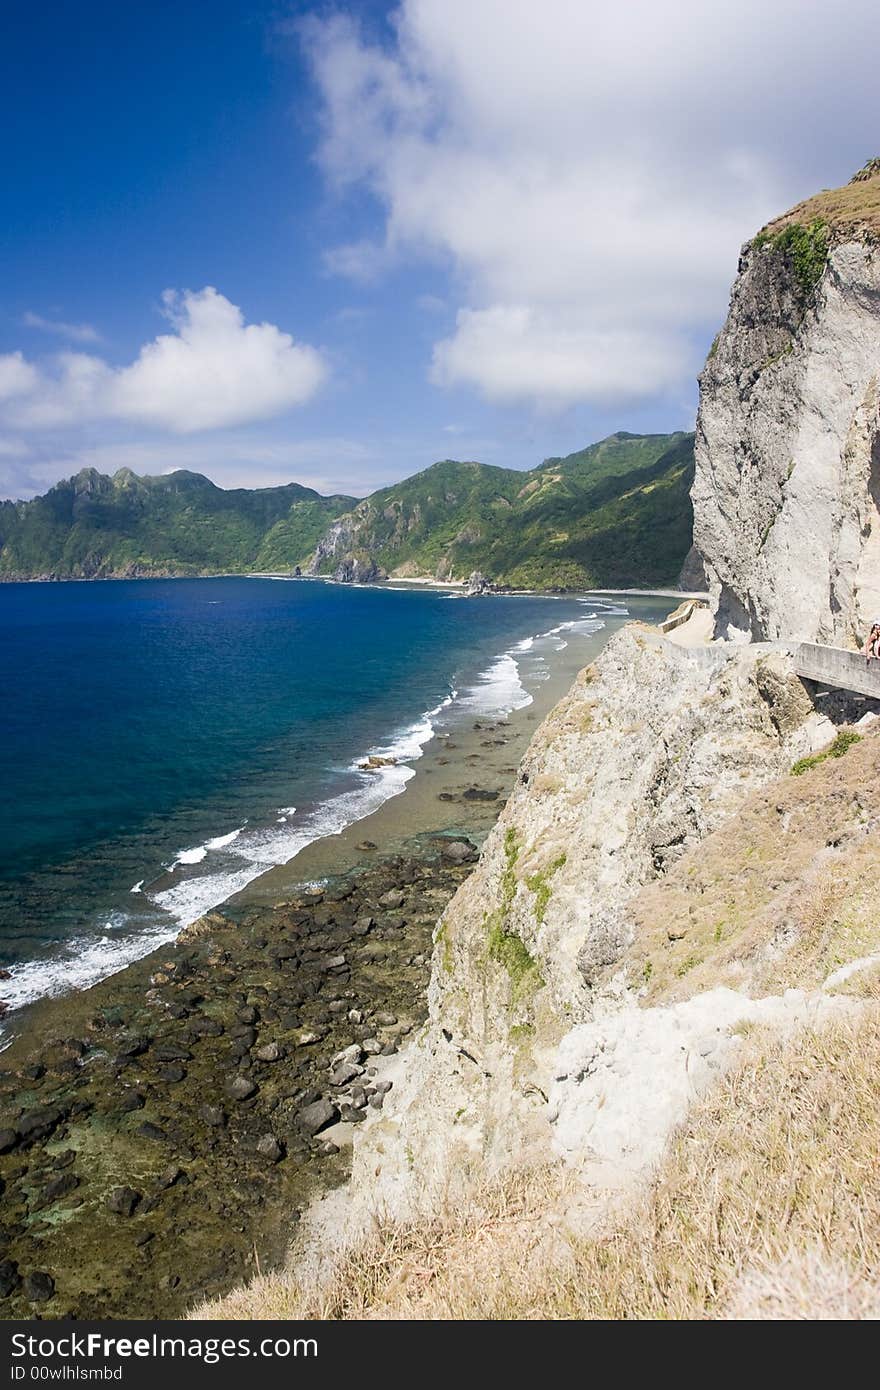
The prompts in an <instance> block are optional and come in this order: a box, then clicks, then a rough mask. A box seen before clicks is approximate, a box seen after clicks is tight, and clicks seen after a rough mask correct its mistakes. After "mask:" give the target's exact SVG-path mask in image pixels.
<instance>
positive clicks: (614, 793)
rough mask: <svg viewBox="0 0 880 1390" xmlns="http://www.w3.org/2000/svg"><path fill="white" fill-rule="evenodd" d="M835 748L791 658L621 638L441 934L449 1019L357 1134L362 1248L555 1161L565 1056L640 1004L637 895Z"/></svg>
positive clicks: (561, 721) (423, 1039)
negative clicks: (587, 1032)
mask: <svg viewBox="0 0 880 1390" xmlns="http://www.w3.org/2000/svg"><path fill="white" fill-rule="evenodd" d="M832 735H833V727H832V726H831V724H830V721H828V720H827V719H824V718H823V717H820V716H817V715H816V713H815V712H814V710H813V707H812V705H811V703H810V700H809V699H808V698H807V696H806V693H805V691H804V688H803V686H802V684H801V682H800V681H798V680H797V678H796V677H795V676H794V675H793V674H792V670H791V664H790V659H789V658H788V657H787V656H786V655H785V654H784V653H780V652H779V651H778V650H772V649H769V648H767V647H761V646H758V645H756V644H754V645H751V646H749V647H745V648H743V647H739V646H726V647H722V648H704V649H702V650H697V651H687V650H684V649H682V648H680V647H676V646H674V645H673V644H671V643H669V642H667V641H665V640H664V639H663V638H662V637H660V636H659V635H658V634H657V632H656V630H653V629H649V628H643V627H641V626H640V625H632V626H630V627H628V628H626V629H624V630H623V631H622V632H620V633H618V634H617V635H616V636H615V637H614V638H612V640H611V641H610V642H609V643H608V645H607V647H606V648H605V649H604V650H603V652H602V654H601V655H600V657H599V658H598V660H597V662H596V663H595V665H594V666H593V667H590V668H588V669H587V671H585V672H583V673H582V674H581V677H580V678H579V679H578V681H577V682H576V683H575V685H574V687H573V688H572V690H571V692H570V693H569V694H568V695H567V696H566V697H565V698H564V699H563V700H562V701H561V702H560V704H559V705H558V706H557V707H556V708H555V709H554V710H553V712H552V713H551V714H550V715H549V717H548V718H547V720H545V722H544V724H543V725H542V726H541V728H540V729H539V730H538V732H537V733H536V735H535V738H534V740H533V741H532V744H531V746H530V748H529V750H528V752H527V754H526V757H525V758H524V760H523V762H522V764H521V767H520V772H519V777H518V780H517V785H516V788H515V790H514V792H513V793H512V795H511V797H510V799H509V801H508V803H507V806H506V808H505V810H504V812H503V813H502V816H501V818H500V820H499V822H498V824H497V826H496V827H495V829H494V830H493V831H492V832H491V834H490V836H489V838H488V840H487V841H486V844H485V846H484V849H483V853H482V855H481V857H480V862H479V864H478V866H477V868H476V869H475V871H474V873H473V874H472V875H471V876H470V877H469V878H468V879H466V880H465V882H464V883H463V884H462V886H461V888H460V889H459V891H458V893H457V894H456V896H455V898H454V899H453V901H452V902H451V903H450V905H449V907H448V908H447V910H446V912H445V913H444V915H443V917H442V918H441V920H440V922H439V924H438V926H437V929H436V931H435V937H434V940H435V946H434V955H433V960H432V971H431V984H430V990H429V1002H430V1018H429V1021H428V1023H427V1024H426V1026H425V1028H424V1030H423V1032H422V1033H421V1035H420V1036H419V1037H418V1038H417V1039H416V1040H415V1041H414V1042H413V1043H412V1044H411V1045H410V1046H409V1047H408V1048H407V1050H406V1051H405V1053H403V1054H402V1055H401V1058H400V1070H399V1073H398V1074H397V1075H396V1076H395V1080H394V1089H393V1091H392V1092H391V1093H390V1095H389V1097H388V1100H387V1101H386V1104H385V1106H384V1108H383V1110H382V1113H381V1115H379V1116H376V1117H375V1119H373V1120H372V1121H371V1123H369V1124H368V1125H366V1126H364V1127H363V1130H362V1132H361V1133H359V1134H358V1136H357V1140H356V1144H355V1150H354V1162H353V1173H352V1185H351V1188H350V1190H349V1192H348V1193H346V1195H345V1223H346V1231H347V1232H348V1233H349V1234H350V1233H353V1232H355V1231H356V1229H357V1226H358V1220H359V1219H363V1220H364V1221H366V1220H367V1219H368V1214H369V1213H370V1212H371V1211H375V1210H376V1209H377V1208H384V1209H386V1210H388V1211H389V1212H391V1213H392V1214H397V1215H405V1214H407V1212H408V1211H411V1210H412V1209H413V1207H418V1206H419V1205H421V1204H424V1203H425V1202H429V1201H430V1196H431V1193H432V1192H433V1193H436V1192H438V1191H443V1192H446V1193H447V1194H448V1193H449V1192H454V1191H455V1190H456V1189H466V1187H467V1185H468V1183H469V1182H471V1181H472V1180H475V1181H485V1180H487V1179H488V1180H491V1177H492V1175H493V1174H495V1173H499V1172H501V1171H503V1170H504V1169H505V1168H506V1167H508V1166H509V1165H511V1164H516V1163H527V1162H530V1161H538V1162H540V1161H543V1160H545V1159H546V1157H547V1155H548V1154H549V1153H550V1152H551V1151H552V1137H553V1129H552V1127H553V1123H554V1116H553V1107H552V1106H551V1105H549V1104H548V1098H549V1097H550V1096H551V1093H553V1088H554V1085H555V1079H556V1077H557V1072H558V1066H559V1057H560V1055H561V1054H560V1052H559V1050H558V1049H559V1046H560V1043H561V1042H562V1040H563V1039H564V1038H565V1037H566V1036H567V1035H568V1034H569V1033H570V1031H571V1030H572V1029H573V1028H576V1027H577V1026H578V1025H581V1024H585V1023H587V1022H589V1021H591V1020H596V1019H598V1018H601V1017H603V1016H604V1015H606V1014H609V1013H613V1012H615V1011H616V1009H617V1008H618V1007H620V1001H619V1000H618V999H617V996H616V994H615V988H616V986H615V985H614V982H613V980H612V979H611V977H612V976H613V975H614V966H615V963H616V962H617V961H619V960H620V958H621V956H622V954H623V952H624V951H625V950H626V947H627V944H628V942H629V941H630V940H631V937H632V932H633V924H632V922H631V921H630V917H629V913H628V905H629V903H630V902H631V900H632V898H633V896H634V895H635V894H636V893H637V892H638V891H639V888H640V887H641V886H642V885H644V884H646V883H650V882H651V881H653V880H655V879H657V878H658V877H660V876H662V875H663V874H664V873H666V872H667V871H668V869H669V867H670V866H671V865H672V864H674V863H675V862H676V861H677V858H678V857H680V856H681V855H682V854H683V853H684V852H685V850H686V849H687V848H688V847H689V846H692V845H694V844H696V843H698V842H699V841H700V840H702V838H703V837H704V836H705V835H707V834H708V833H710V832H711V831H712V830H714V829H716V828H717V827H718V826H719V825H721V824H722V823H723V822H724V821H725V820H727V819H728V818H729V817H731V816H734V815H735V814H736V812H737V809H738V808H739V807H740V806H741V805H742V804H743V801H744V800H745V798H746V796H747V795H748V794H749V792H751V791H753V790H755V789H756V788H758V787H761V786H764V785H766V783H767V782H769V781H771V780H772V779H773V778H775V777H777V776H779V775H780V774H781V773H782V772H783V771H785V770H787V769H788V767H789V766H790V764H791V762H792V760H793V759H794V758H796V757H798V756H801V755H802V754H803V753H804V752H806V751H808V750H810V749H811V748H813V747H815V746H818V745H820V744H822V743H825V742H827V741H828V739H829V738H830V737H831V736H832ZM609 981H611V982H610V983H609ZM323 1219H324V1217H323V1216H322V1215H321V1214H320V1213H317V1214H316V1216H315V1220H316V1222H317V1224H318V1226H319V1227H320V1224H321V1221H322V1220H323ZM328 1219H329V1221H330V1224H331V1226H332V1224H333V1215H332V1211H331V1212H330V1213H329V1217H328ZM336 1229H338V1227H337V1228H336ZM331 1243H332V1242H331Z"/></svg>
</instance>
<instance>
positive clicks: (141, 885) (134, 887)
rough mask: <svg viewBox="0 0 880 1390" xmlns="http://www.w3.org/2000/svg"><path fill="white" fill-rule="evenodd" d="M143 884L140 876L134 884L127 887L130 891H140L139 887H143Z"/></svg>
mask: <svg viewBox="0 0 880 1390" xmlns="http://www.w3.org/2000/svg"><path fill="white" fill-rule="evenodd" d="M143 886H144V880H143V879H142V878H139V879H138V881H137V883H136V884H134V886H133V887H132V888H129V890H128V891H129V892H130V893H139V892H140V891H141V889H142V888H143Z"/></svg>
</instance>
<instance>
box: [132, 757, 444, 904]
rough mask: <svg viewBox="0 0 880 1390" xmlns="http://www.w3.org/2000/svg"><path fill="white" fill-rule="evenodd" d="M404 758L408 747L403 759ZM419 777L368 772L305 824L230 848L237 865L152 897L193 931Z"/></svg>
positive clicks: (388, 770) (386, 770)
mask: <svg viewBox="0 0 880 1390" xmlns="http://www.w3.org/2000/svg"><path fill="white" fill-rule="evenodd" d="M429 737H430V735H429ZM401 743H402V740H401V741H400V742H398V743H397V744H396V745H389V746H397V747H399V748H401ZM401 753H402V748H401V752H399V753H398V754H397V756H398V757H400V756H401ZM388 756H394V755H393V754H392V755H388ZM410 756H412V754H410ZM414 776H415V773H414V771H413V769H412V768H410V767H406V766H404V765H402V764H401V763H399V762H398V763H392V764H388V765H387V766H385V767H380V768H377V769H376V770H375V771H374V772H362V773H360V776H359V783H360V785H358V786H357V787H354V788H352V789H351V790H349V791H345V792H340V793H339V794H338V795H337V796H334V797H330V799H329V800H328V801H326V802H324V803H322V804H321V805H319V806H316V807H315V809H314V810H313V811H311V812H309V813H307V814H305V815H304V816H303V817H302V819H301V821H300V822H299V823H292V822H290V821H288V822H286V823H285V824H284V825H281V824H278V825H275V826H273V827H267V828H265V829H263V830H256V829H255V830H252V831H248V832H246V833H245V834H243V835H241V836H240V837H239V839H238V840H237V841H236V842H235V846H234V848H232V849H230V851H229V854H228V856H227V860H229V861H231V862H227V863H226V864H225V865H224V867H223V868H222V869H218V870H217V871H216V872H215V873H208V874H197V875H195V876H193V877H191V878H182V879H181V880H180V882H178V883H175V884H174V885H173V886H171V887H170V888H165V889H162V890H161V891H159V892H157V893H154V894H151V897H152V901H153V902H154V903H155V904H156V905H157V906H158V907H161V908H162V909H163V910H164V911H165V912H168V913H170V914H171V916H172V917H174V919H175V920H176V922H177V923H178V926H180V927H183V926H187V925H189V923H190V922H194V921H195V920H196V919H197V918H198V917H201V916H202V915H203V913H205V912H208V911H209V910H210V909H211V908H212V907H217V906H218V904H220V903H222V902H225V901H226V899H227V898H230V897H232V896H233V895H234V894H235V893H240V892H241V891H242V889H244V888H246V887H247V886H248V884H249V883H253V881H254V879H256V878H259V877H260V875H261V874H264V873H265V872H266V871H267V870H268V869H271V868H274V867H275V866H277V865H279V864H286V863H287V862H288V861H289V860H291V859H293V858H295V857H296V855H297V854H299V853H300V851H301V850H303V849H305V848H306V846H307V845H311V844H314V842H315V841H316V840H323V839H326V838H327V837H328V836H331V835H341V834H342V832H343V830H346V829H347V828H348V826H350V825H352V824H353V823H354V822H355V821H358V820H363V818H364V816H369V815H372V813H373V812H374V811H377V810H378V809H379V807H380V806H381V805H383V803H384V802H385V801H387V800H388V799H389V797H392V796H397V795H398V794H399V793H400V792H402V791H403V789H404V787H405V786H406V784H407V782H408V781H409V780H410V778H411V777H414Z"/></svg>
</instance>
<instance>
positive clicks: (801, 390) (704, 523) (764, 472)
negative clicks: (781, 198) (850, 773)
mask: <svg viewBox="0 0 880 1390" xmlns="http://www.w3.org/2000/svg"><path fill="white" fill-rule="evenodd" d="M792 216H793V215H792ZM828 236H829V246H830V250H829V252H828V256H827V261H826V263H825V266H824V270H822V272H821V275H820V276H819V278H818V280H817V281H816V282H815V283H814V284H812V285H805V284H804V280H803V276H802V275H799V273H798V267H797V265H796V263H795V260H794V258H793V257H792V255H791V254H790V252H787V251H786V250H785V249H784V248H781V247H780V246H779V245H778V244H776V243H775V242H774V239H773V238H772V237H770V238H769V239H767V238H764V239H762V238H761V237H756V238H755V240H754V241H752V242H751V243H750V244H748V245H747V246H745V247H744V248H743V252H742V256H741V260H740V267H739V275H738V277H737V280H736V283H735V284H734V287H733V293H732V296H731V303H730V312H729V314H728V318H727V322H726V323H725V325H724V328H723V329H722V331H721V333H720V334H719V336H718V338H717V340H716V343H715V345H714V347H713V350H712V352H711V353H710V356H709V359H708V361H707V362H706V365H705V367H704V369H703V373H702V376H701V378H700V409H699V415H698V418H697V438H696V476H695V480H694V486H693V491H692V496H693V502H694V542H695V545H696V547H697V549H698V550H699V552H700V554H701V556H702V557H703V560H704V562H705V566H706V571H707V575H708V578H709V584H710V590H711V594H712V598H713V603H714V606H715V609H716V635H717V636H719V637H724V638H727V639H733V640H749V639H777V638H789V637H792V638H799V639H804V640H808V641H821V642H831V643H833V644H835V645H838V646H845V647H854V646H860V645H861V643H862V642H863V641H864V637H865V630H866V627H867V626H869V625H870V622H871V621H872V620H873V619H875V618H876V617H878V616H880V243H878V241H877V240H876V238H875V237H874V236H873V235H872V234H870V233H868V232H864V233H862V234H861V235H857V234H856V232H855V231H853V230H849V229H847V230H842V231H841V230H840V229H834V228H832V229H831V230H830V231H829V234H828Z"/></svg>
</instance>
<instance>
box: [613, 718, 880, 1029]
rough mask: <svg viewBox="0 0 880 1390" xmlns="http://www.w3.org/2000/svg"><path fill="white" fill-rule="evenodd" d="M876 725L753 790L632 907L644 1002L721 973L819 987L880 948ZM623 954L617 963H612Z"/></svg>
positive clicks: (679, 993) (752, 982) (715, 981)
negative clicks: (819, 759)
mask: <svg viewBox="0 0 880 1390" xmlns="http://www.w3.org/2000/svg"><path fill="white" fill-rule="evenodd" d="M878 752H880V736H878V734H875V733H872V734H869V735H868V736H867V737H865V738H864V739H862V741H861V742H860V743H858V744H855V745H853V746H852V747H851V748H850V749H849V751H848V752H847V753H846V754H845V756H843V757H841V758H835V759H829V760H828V761H827V762H824V763H821V764H820V765H819V766H817V767H814V768H811V769H810V770H809V771H808V772H807V773H805V774H804V776H802V777H786V778H783V779H782V780H781V781H779V782H775V783H773V784H772V785H770V786H769V787H766V788H764V789H763V790H762V791H760V792H756V793H754V794H753V795H752V796H750V797H749V798H748V799H747V800H746V802H745V803H744V804H743V806H742V807H741V808H740V811H739V812H738V814H737V816H736V817H735V818H733V819H731V820H730V821H727V822H725V824H724V825H723V826H722V827H721V828H720V829H719V830H717V831H715V832H714V834H712V835H709V836H707V837H706V838H705V839H704V840H702V841H701V842H700V844H699V845H697V846H695V847H694V848H693V849H692V850H690V851H688V852H687V853H686V854H684V855H683V856H682V858H681V859H680V860H679V861H678V862H677V863H676V864H674V865H673V866H672V868H671V869H670V870H669V872H668V873H666V874H665V875H664V876H663V877H662V878H660V879H658V880H656V881H655V882H653V883H651V884H649V885H647V886H646V887H645V888H644V889H642V890H641V892H640V893H638V894H637V895H636V897H635V898H634V899H633V901H632V903H631V904H630V907H629V909H628V911H629V915H630V919H631V922H632V926H633V943H632V945H631V947H630V948H629V949H628V951H627V953H626V955H625V957H624V960H623V964H624V965H625V967H626V969H627V971H628V974H629V977H630V979H631V980H632V981H633V982H637V983H640V982H642V981H644V980H646V981H647V986H646V988H645V991H644V1000H643V1002H644V1003H645V1004H647V1005H650V1004H655V1003H661V1002H667V1001H669V1000H672V999H682V998H687V997H690V996H691V995H693V994H695V993H698V992H700V991H702V990H706V989H711V988H713V987H714V986H716V985H719V984H723V985H728V986H730V987H732V988H735V989H739V990H745V991H746V992H748V993H751V994H767V993H778V992H779V991H780V990H782V989H786V988H788V987H790V986H802V987H806V988H816V987H818V986H819V985H821V984H822V982H823V981H824V980H825V978H826V977H827V976H828V975H829V974H830V973H831V972H832V971H833V970H835V969H837V968H838V967H839V966H841V965H843V964H845V963H846V962H848V961H851V960H854V959H856V958H858V957H860V956H864V955H869V954H871V953H872V952H874V951H877V950H880V914H878V912H877V910H876V906H877V891H876V884H877V878H878V873H880V848H878V839H877V828H878V827H880V782H878V780H877V777H876V765H877V756H878ZM618 968H619V966H618V965H615V966H614V967H613V969H614V970H616V969H618Z"/></svg>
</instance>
